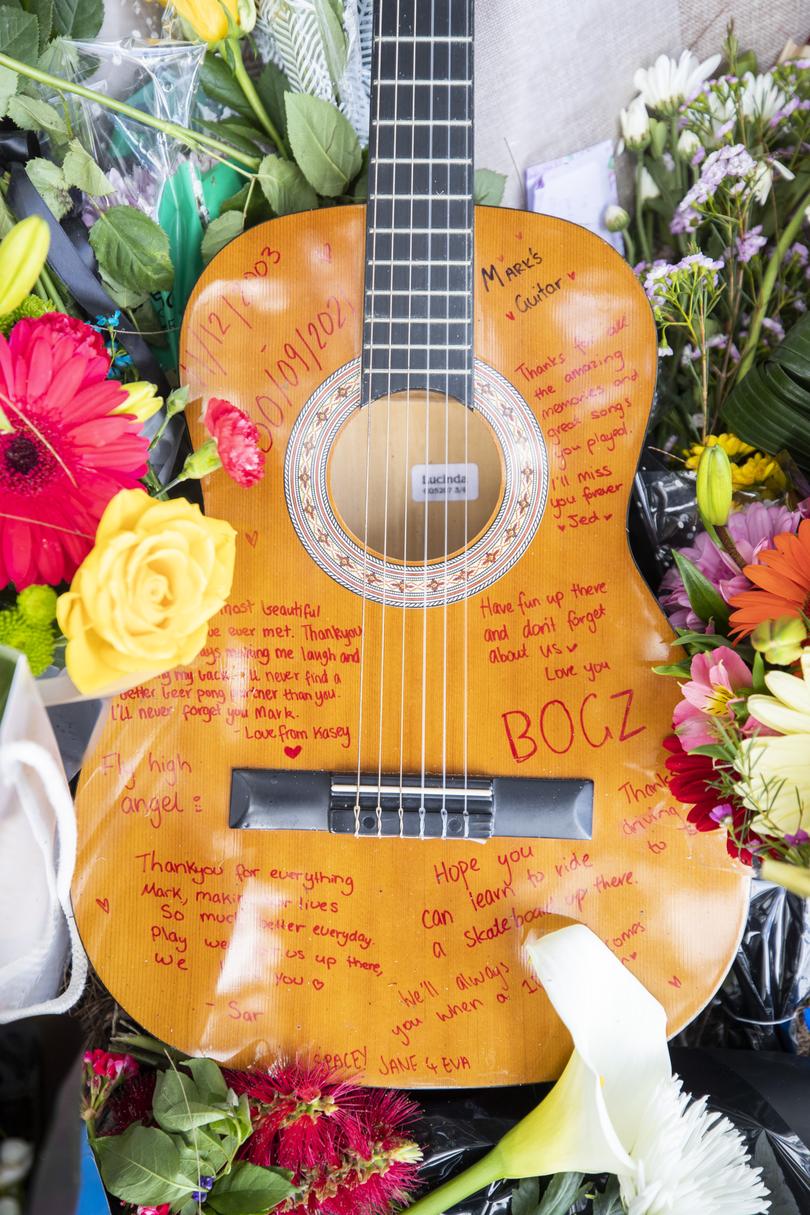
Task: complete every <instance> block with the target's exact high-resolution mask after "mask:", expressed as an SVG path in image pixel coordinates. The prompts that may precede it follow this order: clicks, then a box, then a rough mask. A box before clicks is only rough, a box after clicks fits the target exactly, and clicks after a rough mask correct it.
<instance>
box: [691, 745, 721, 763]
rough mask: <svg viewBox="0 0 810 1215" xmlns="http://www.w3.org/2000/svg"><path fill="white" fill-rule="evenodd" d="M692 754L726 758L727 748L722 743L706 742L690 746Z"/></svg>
mask: <svg viewBox="0 0 810 1215" xmlns="http://www.w3.org/2000/svg"><path fill="white" fill-rule="evenodd" d="M689 754H690V755H706V756H708V758H709V759H725V758H726V750H725V748H724V747H723V746H722V744H721V743H704V745H703V746H702V747H690V748H689Z"/></svg>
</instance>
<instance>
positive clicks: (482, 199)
mask: <svg viewBox="0 0 810 1215" xmlns="http://www.w3.org/2000/svg"><path fill="white" fill-rule="evenodd" d="M505 186H506V177H505V175H504V174H503V173H496V172H495V171H494V170H493V169H476V170H475V184H474V186H473V199H474V201H475V202H476V204H478V205H479V206H487V207H499V206H500V205H501V202H502V200H503V191H504V187H505Z"/></svg>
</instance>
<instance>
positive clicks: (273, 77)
mask: <svg viewBox="0 0 810 1215" xmlns="http://www.w3.org/2000/svg"><path fill="white" fill-rule="evenodd" d="M256 92H257V93H258V94H259V97H260V98H261V101H262V105H263V106H264V108H265V109H266V110H267V113H268V114H269V115H270V118H271V119H272V121H273V125H274V126H275V128H276V130H277V131H280V132H281V135H282V138H284V139H286V138H287V107H286V105H285V104H284V96H285V94H286V93H289V92H290V82H289V80H288V79H287V77H286V76H285V75H284V73H283V71H282V70H281V68H280V67H277V66H276V64H275V63H266V64H265V66H264V67H263V68H262V72H261V75H260V76H259V79H258V80H257V81H256Z"/></svg>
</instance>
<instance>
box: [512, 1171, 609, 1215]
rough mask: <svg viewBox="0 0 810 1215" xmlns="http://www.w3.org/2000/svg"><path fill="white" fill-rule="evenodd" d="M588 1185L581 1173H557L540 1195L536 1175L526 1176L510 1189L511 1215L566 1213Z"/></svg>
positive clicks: (585, 1192) (555, 1214) (584, 1192)
mask: <svg viewBox="0 0 810 1215" xmlns="http://www.w3.org/2000/svg"><path fill="white" fill-rule="evenodd" d="M589 1189H590V1187H589V1186H588V1185H587V1184H585V1185H583V1176H582V1173H557V1174H556V1175H555V1176H554V1177H552V1178H551V1180H550V1181H549V1183H548V1185H547V1186H546V1188H545V1190H544V1192H543V1196H542V1198H541V1197H540V1182H539V1179H538V1178H537V1177H526V1178H524V1179H523V1180H522V1181H520V1182H519V1183H518V1185H517V1186H516V1187H515V1189H514V1190H513V1191H512V1206H511V1215H568V1212H569V1211H570V1210H571V1208H572V1207H573V1206H574V1204H575V1203H579V1200H580V1199H581V1198H583V1197H584V1196H585V1195H586V1194H587V1193H588V1191H589Z"/></svg>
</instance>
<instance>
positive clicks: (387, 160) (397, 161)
mask: <svg viewBox="0 0 810 1215" xmlns="http://www.w3.org/2000/svg"><path fill="white" fill-rule="evenodd" d="M374 159H375V161H376V162H377V164H378V165H465V166H467V165H471V164H472V159H471V158H468V157H466V156H463V157H461V156H433V157H430V156H375V157H374ZM377 197H379V195H378V196H377ZM464 197H465V198H466V197H467V195H466V194H465V195H464Z"/></svg>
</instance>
